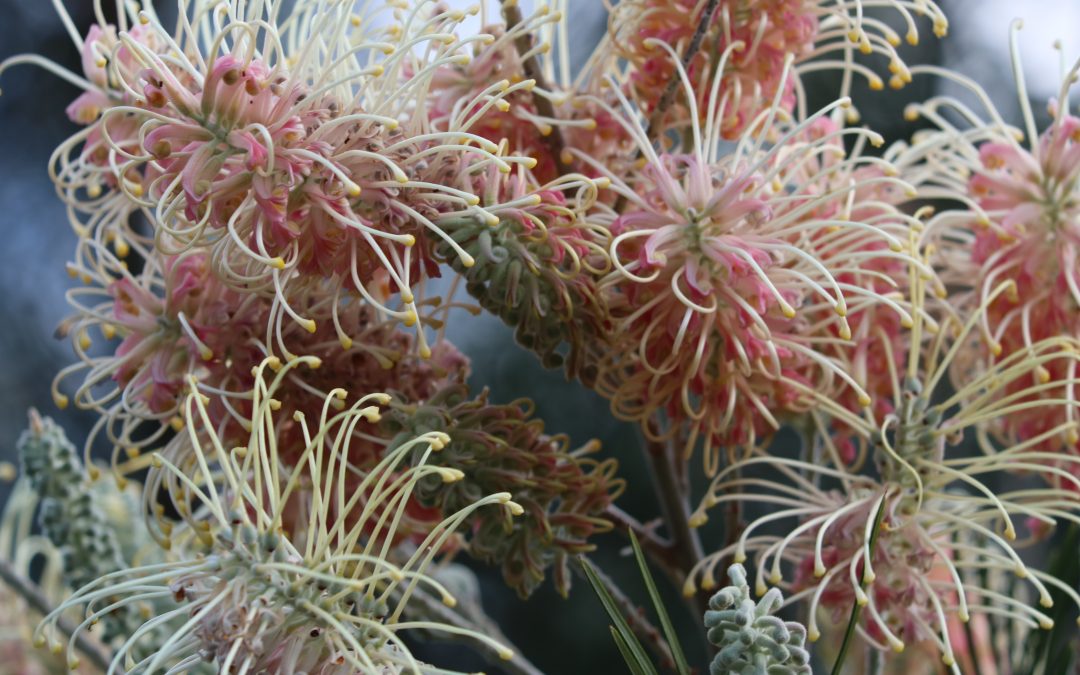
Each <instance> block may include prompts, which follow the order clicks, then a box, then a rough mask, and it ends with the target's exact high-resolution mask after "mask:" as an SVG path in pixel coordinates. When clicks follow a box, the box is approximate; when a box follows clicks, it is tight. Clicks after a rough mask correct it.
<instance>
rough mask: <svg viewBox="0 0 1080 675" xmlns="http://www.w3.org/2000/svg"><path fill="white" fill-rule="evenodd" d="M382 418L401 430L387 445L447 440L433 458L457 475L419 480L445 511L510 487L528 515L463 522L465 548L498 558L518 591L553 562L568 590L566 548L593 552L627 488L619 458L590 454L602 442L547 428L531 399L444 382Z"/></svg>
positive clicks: (427, 499) (426, 497)
mask: <svg viewBox="0 0 1080 675" xmlns="http://www.w3.org/2000/svg"><path fill="white" fill-rule="evenodd" d="M385 426H386V427H387V430H388V431H396V432H397V435H396V436H395V437H394V438H393V439H392V440H391V441H390V443H389V445H388V447H390V448H393V447H396V446H397V445H398V444H400V443H401V442H404V441H408V440H409V439H411V438H412V437H413V436H414V435H415V434H416V432H417V431H419V430H421V429H426V430H431V431H439V432H442V433H445V434H446V435H447V437H448V438H449V439H450V440H449V441H448V442H447V445H446V448H444V449H443V451H442V452H441V453H439V455H438V457H435V458H432V460H431V462H432V463H433V464H437V465H438V466H441V467H446V468H448V469H451V470H457V471H461V472H462V473H463V474H464V476H465V477H464V478H463V479H462V480H460V481H455V482H453V483H445V482H443V481H440V480H438V479H437V477H432V478H428V479H425V480H424V481H423V482H421V483H420V484H418V485H417V488H416V494H417V496H418V499H419V500H420V502H421V503H423V504H426V505H428V506H430V507H433V508H437V509H438V510H439V511H441V512H443V513H451V512H454V511H456V510H458V509H461V508H463V507H464V506H466V505H468V504H469V503H471V502H473V501H475V500H476V499H477V498H478V497H479V496H481V495H484V494H488V493H490V492H493V491H500V492H501V491H506V492H510V493H512V494H513V495H514V500H515V501H516V502H517V503H519V504H521V506H522V508H523V509H524V513H522V514H521V515H520V516H519V517H517V518H513V519H511V518H509V517H507V516H506V514H505V512H504V513H501V514H499V513H494V512H491V511H490V510H487V511H477V512H475V513H474V514H473V515H472V516H471V517H470V519H469V521H467V523H466V526H467V527H468V529H469V534H468V535H467V537H466V539H467V542H466V550H467V551H468V552H469V554H470V555H472V556H473V557H475V558H477V559H479V560H483V561H485V562H488V563H494V564H498V565H501V566H502V572H503V579H504V580H505V581H506V583H507V584H508V585H509V586H510V587H512V588H514V589H516V590H517V591H518V593H519V594H520V595H522V596H527V595H529V594H530V593H532V591H534V590H535V589H536V588H537V587H538V586H539V585H540V583H541V582H543V580H544V578H545V576H546V574H547V572H548V570H549V569H550V570H551V571H552V574H553V577H554V583H555V588H556V589H557V590H558V591H559V592H560V593H562V594H563V595H566V594H567V593H568V592H569V590H570V574H569V565H568V563H569V559H570V556H573V555H579V554H582V553H586V552H588V551H591V550H593V548H594V544H593V543H592V542H591V541H590V540H591V538H592V537H594V536H595V535H597V534H601V533H603V532H606V531H608V530H609V529H610V528H611V523H610V522H609V521H608V520H606V519H605V518H604V517H603V516H604V513H605V510H606V509H607V507H608V506H610V505H611V504H612V503H613V502H614V500H615V499H616V498H617V497H618V496H619V494H620V493H621V492H622V490H623V488H624V487H625V483H624V482H623V481H622V480H621V479H619V478H616V476H615V470H616V469H617V464H616V462H615V460H613V459H607V460H595V459H592V458H591V457H590V456H589V455H591V454H593V453H594V452H596V451H597V450H599V443H597V442H595V441H591V442H589V443H586V444H585V445H583V446H582V447H580V448H577V449H571V448H570V441H569V439H568V438H566V437H565V436H562V435H556V436H549V435H547V434H545V433H543V431H544V425H543V422H542V421H541V420H539V419H537V418H535V417H534V416H533V405H532V402H531V401H528V400H519V401H514V402H513V403H509V404H506V405H496V404H493V403H490V402H489V401H488V400H487V392H486V391H485V392H482V393H481V394H480V395H479V396H477V397H475V398H471V397H470V396H469V392H468V389H467V388H466V387H464V386H463V385H461V386H456V387H447V388H445V389H443V390H442V391H440V392H439V393H438V394H437V395H436V396H434V397H433V398H431V399H430V400H428V401H426V402H424V403H423V404H422V405H394V406H392V409H391V412H390V414H388V415H387V416H386V422H385Z"/></svg>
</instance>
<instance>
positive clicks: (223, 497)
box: [38, 363, 521, 675]
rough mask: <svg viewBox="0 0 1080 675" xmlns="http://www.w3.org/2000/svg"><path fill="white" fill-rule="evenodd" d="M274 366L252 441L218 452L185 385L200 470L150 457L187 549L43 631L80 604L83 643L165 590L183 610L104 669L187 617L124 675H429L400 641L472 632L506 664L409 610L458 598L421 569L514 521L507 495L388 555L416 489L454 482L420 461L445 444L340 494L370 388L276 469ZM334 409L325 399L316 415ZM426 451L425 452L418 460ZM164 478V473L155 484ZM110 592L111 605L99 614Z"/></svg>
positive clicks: (88, 599) (138, 571) (376, 398)
mask: <svg viewBox="0 0 1080 675" xmlns="http://www.w3.org/2000/svg"><path fill="white" fill-rule="evenodd" d="M268 365H269V364H268V363H264V364H262V365H261V366H260V367H259V377H258V379H257V383H256V386H255V389H254V390H253V392H252V400H253V406H254V408H253V410H254V412H253V415H252V418H251V424H250V426H251V433H250V437H249V438H248V441H247V444H246V445H245V446H240V447H237V448H233V449H229V450H227V449H225V447H224V446H223V445H222V443H221V441H220V439H219V438H218V437H217V435H216V433H215V431H214V429H213V428H212V427H211V426H208V425H207V424H206V422H207V420H208V411H207V406H206V402H205V401H204V398H205V397H204V395H203V394H201V393H199V391H198V389H197V388H196V387H195V386H194V384H193V383H192V385H191V388H190V389H189V394H188V398H187V399H186V403H185V418H186V423H187V424H186V426H187V428H188V429H192V430H195V429H198V430H199V433H194V432H192V439H193V440H194V439H197V438H199V437H200V436H202V437H204V438H206V439H207V442H206V443H205V445H204V444H202V443H196V445H195V452H196V453H197V455H198V458H199V461H198V465H199V473H198V474H197V475H195V476H191V475H188V474H186V473H184V472H181V471H180V470H179V469H177V468H176V467H175V466H174V465H172V464H171V463H170V462H169V461H168V460H166V459H164V458H161V457H160V456H157V460H156V463H155V468H154V469H153V472H152V475H151V477H150V480H149V485H151V486H154V485H159V484H162V483H166V484H168V485H170V487H171V488H172V489H171V491H170V495H171V499H172V501H173V504H174V506H175V507H176V508H177V509H178V510H179V512H180V513H181V514H182V515H183V517H184V523H182V524H181V526H180V527H179V528H176V529H175V530H173V532H172V539H173V540H176V541H177V542H178V543H181V544H183V546H182V548H181V551H182V553H181V554H180V555H179V556H178V557H177V558H176V559H175V560H173V561H170V562H166V563H162V564H158V565H151V566H148V567H142V568H134V569H131V570H124V571H123V572H121V573H114V574H107V575H104V576H102V577H101V578H100V579H98V580H96V581H94V582H91V583H90V584H88V585H86V586H84V587H83V588H82V589H80V590H79V591H77V592H76V593H75V595H74V596H72V597H71V598H70V599H69V600H67V601H65V602H64V603H62V604H61V605H60V606H59V607H58V608H57V609H56V610H55V611H54V612H53V613H51V614H50V615H49V617H47V619H46V620H45V621H44V622H43V624H42V626H40V627H39V629H38V630H39V634H40V635H42V636H43V637H45V638H47V639H49V640H55V639H56V636H55V621H56V619H57V617H58V616H59V615H60V614H62V613H63V612H64V611H66V610H67V609H68V608H70V607H74V606H82V605H85V606H86V610H85V615H86V619H85V621H84V622H83V623H82V624H80V625H79V626H78V628H77V629H76V634H79V633H81V632H82V631H85V630H86V629H87V628H88V626H90V625H92V624H93V623H94V622H95V621H96V620H98V619H99V618H100V617H102V616H103V615H105V614H107V613H109V612H111V611H114V610H115V609H116V608H117V607H125V606H129V605H132V604H135V605H138V604H139V603H143V602H147V601H151V600H154V599H159V598H168V597H171V598H172V599H173V600H174V601H175V602H176V603H177V607H176V608H175V609H171V610H168V611H165V612H163V613H161V614H158V615H156V616H152V617H151V618H150V619H148V620H147V621H146V623H144V624H143V625H142V627H140V628H139V629H138V630H136V631H134V632H133V633H131V634H130V635H129V636H127V641H126V642H125V643H124V644H123V645H122V646H121V647H120V648H119V649H118V650H117V651H116V653H115V656H114V658H113V663H112V667H113V668H116V667H118V666H119V665H120V664H123V663H125V660H126V659H127V657H128V655H129V653H130V651H131V650H132V649H134V648H136V646H137V645H138V644H139V642H140V640H141V639H142V638H143V637H144V636H145V635H146V633H147V632H149V631H150V630H153V629H154V627H155V626H158V625H162V624H164V623H166V622H168V621H171V620H173V619H174V618H176V617H181V616H183V617H185V618H184V620H183V623H182V625H181V627H180V628H179V629H177V630H176V631H175V632H173V633H172V634H171V635H170V636H169V638H168V639H166V640H165V641H164V642H163V643H162V644H160V645H158V646H157V650H156V651H155V652H154V653H152V654H151V655H150V656H148V657H146V658H144V659H142V660H140V661H138V662H131V661H127V665H125V667H124V668H125V672H148V673H149V672H158V671H159V669H161V668H166V669H171V671H172V672H188V671H189V670H192V669H193V668H195V667H196V666H197V665H198V664H199V663H200V662H202V661H210V662H212V663H214V664H215V666H216V667H217V668H218V669H219V670H220V671H221V672H234V669H235V672H266V673H280V674H282V675H283V674H285V673H294V672H309V673H324V674H327V675H331V674H334V673H341V674H343V675H344V674H353V673H365V674H371V675H384V674H385V673H399V672H416V673H420V672H426V671H427V670H429V669H428V668H425V667H424V666H422V665H421V664H419V663H418V662H417V661H416V660H415V659H414V658H413V657H412V656H411V654H410V653H409V650H408V648H407V647H406V646H405V644H404V643H403V642H402V641H401V638H400V637H399V635H400V634H401V633H402V632H405V631H409V630H428V631H436V632H437V631H444V632H449V633H454V634H463V633H464V634H468V637H471V638H472V639H474V640H477V641H479V642H481V643H485V644H488V645H490V646H491V647H492V648H494V649H495V650H497V651H498V653H499V654H500V655H501V656H502V657H503V658H510V657H511V656H512V654H511V653H510V651H509V650H507V649H506V648H505V647H502V646H501V645H498V644H497V643H494V641H493V640H491V639H490V638H487V637H486V636H484V635H481V634H479V633H475V634H474V633H472V632H470V631H468V630H465V629H462V628H460V627H457V626H450V625H441V624H439V623H436V622H432V621H411V620H409V619H408V617H406V616H403V613H407V612H408V608H409V601H410V599H414V598H416V597H417V596H419V595H431V594H434V597H435V598H440V599H441V600H442V601H443V602H444V603H446V604H449V605H452V604H453V602H454V600H453V597H452V596H450V595H449V593H447V592H446V590H445V589H444V588H443V587H442V586H441V585H440V584H439V583H438V582H436V581H435V580H434V579H433V578H432V577H431V576H429V574H428V572H429V570H430V569H431V566H432V565H433V564H434V562H433V560H434V558H435V556H436V555H437V553H438V552H439V551H440V550H441V549H442V548H443V546H444V544H445V542H446V541H447V540H449V539H451V538H452V537H454V536H455V534H454V531H455V529H456V528H457V527H458V525H459V524H460V523H461V522H462V521H464V520H465V519H467V518H468V516H469V515H470V514H471V513H472V512H473V511H475V510H476V509H480V508H485V507H488V506H500V505H501V508H504V509H507V510H509V511H511V512H514V513H520V512H521V507H520V506H518V505H517V504H516V503H514V502H512V501H510V495H509V494H507V493H498V494H492V495H486V496H481V497H479V498H477V499H476V500H475V501H473V502H471V503H469V504H468V505H466V506H465V507H464V508H462V510H460V511H458V512H456V513H454V514H451V515H450V517H448V518H447V519H445V520H443V521H442V522H440V523H438V524H436V525H435V526H434V527H433V528H432V529H431V530H430V532H429V534H428V535H427V536H426V538H425V539H424V540H423V541H422V542H420V544H419V545H418V546H417V547H416V548H415V550H413V551H412V552H410V551H407V550H399V549H398V548H397V547H394V546H392V544H393V543H394V540H395V537H394V534H395V531H396V529H397V527H398V525H399V522H400V520H401V519H402V517H403V514H404V510H405V508H406V506H407V505H408V503H409V495H410V493H411V492H412V491H413V490H414V489H415V487H416V485H417V483H418V482H419V481H422V480H423V479H424V478H425V477H427V476H429V475H438V476H439V477H440V478H441V479H442V480H447V481H454V480H460V479H461V477H462V475H461V473H460V472H458V471H453V470H450V469H444V468H440V467H435V466H430V465H428V464H427V462H426V460H427V457H428V456H429V455H430V454H431V453H433V452H437V451H438V450H440V449H442V448H443V447H444V446H445V445H446V442H447V440H448V439H447V437H446V436H445V435H444V434H441V433H435V432H433V433H427V434H423V435H421V436H418V437H417V438H415V439H413V440H411V441H410V442H407V443H403V444H401V445H400V446H398V448H396V449H395V450H394V451H392V452H390V453H388V454H387V456H386V457H385V458H384V459H383V460H382V461H381V462H380V463H379V464H378V465H376V466H375V467H374V468H372V469H371V470H369V471H364V472H363V474H362V482H361V484H360V486H359V489H358V490H356V491H355V492H353V493H351V494H350V495H349V497H348V499H346V495H345V493H344V492H340V493H339V491H338V489H337V487H336V486H337V484H338V481H339V480H340V478H338V474H337V469H336V467H337V466H344V463H345V462H347V457H348V452H349V441H350V436H351V432H352V429H354V428H355V427H356V425H358V424H360V423H363V422H365V421H367V422H372V421H375V420H377V419H378V404H380V403H381V404H385V403H386V402H387V401H388V400H389V397H387V396H386V395H383V394H371V395H368V396H365V397H362V398H361V399H360V400H358V401H357V402H356V403H355V404H354V405H352V406H350V407H349V408H348V409H346V410H344V411H342V412H340V413H337V414H335V415H333V416H330V415H329V414H326V413H324V415H323V416H322V418H321V419H320V420H319V423H318V426H316V427H313V428H312V429H311V435H310V437H309V443H308V446H307V448H306V450H305V452H304V453H303V455H302V456H301V457H300V458H299V460H298V462H297V463H296V464H295V465H285V464H282V463H281V462H280V459H279V456H278V454H277V450H276V444H275V439H274V436H273V429H274V421H273V419H272V418H273V409H274V408H275V405H274V399H273V396H274V394H275V392H276V385H277V382H279V381H280V378H277V379H276V380H275V381H271V382H267V380H266V379H265V378H264V377H263V376H264V374H265V373H266V372H268V370H269V369H268ZM329 408H330V402H329V401H327V402H326V405H325V408H324V410H328V409H329ZM419 447H423V448H424V449H425V450H424V451H422V452H421V453H420V456H418V457H413V450H414V449H416V448H419ZM409 459H413V460H414V461H413V462H412V463H411V464H410V463H409ZM324 462H327V463H326V464H324ZM323 470H325V473H321V472H322V471H323ZM163 473H164V474H168V475H169V477H170V478H169V480H166V481H163V480H162V478H161V474H163ZM155 474H156V475H155ZM304 476H307V477H308V478H309V479H315V480H314V483H311V482H308V480H305V479H303V477H304ZM290 510H299V512H300V513H302V514H305V517H304V518H302V519H300V520H299V524H297V525H296V526H294V527H290V524H289V521H288V518H287V513H288V512H289V511H290ZM200 550H201V552H196V551H200ZM106 598H110V599H111V600H109V602H111V603H112V604H111V605H107V606H104V607H102V606H101V605H102V604H105V603H104V602H103V601H104V600H105V599H106ZM116 598H119V599H118V600H117V599H116ZM69 653H70V649H69Z"/></svg>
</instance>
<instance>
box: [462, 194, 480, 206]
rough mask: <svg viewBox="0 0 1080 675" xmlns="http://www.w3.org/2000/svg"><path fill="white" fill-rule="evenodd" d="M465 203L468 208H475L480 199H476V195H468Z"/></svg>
mask: <svg viewBox="0 0 1080 675" xmlns="http://www.w3.org/2000/svg"><path fill="white" fill-rule="evenodd" d="M465 203H466V204H468V205H469V206H476V205H477V204H479V203H480V198H479V197H477V196H476V195H469V196H468V197H466V198H465Z"/></svg>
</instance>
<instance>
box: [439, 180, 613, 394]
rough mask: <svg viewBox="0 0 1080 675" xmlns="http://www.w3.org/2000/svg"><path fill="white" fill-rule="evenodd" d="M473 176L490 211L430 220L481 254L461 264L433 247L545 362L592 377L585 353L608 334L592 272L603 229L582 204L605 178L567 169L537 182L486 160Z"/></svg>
mask: <svg viewBox="0 0 1080 675" xmlns="http://www.w3.org/2000/svg"><path fill="white" fill-rule="evenodd" d="M474 184H475V190H476V194H478V195H481V196H482V203H483V205H484V206H485V208H486V210H487V211H488V212H489V213H491V214H492V218H491V220H490V221H489V222H478V221H477V220H476V219H475V218H473V217H471V216H469V215H465V216H463V217H455V216H450V215H447V216H444V217H442V218H440V219H439V220H438V223H439V226H440V227H442V228H444V229H445V230H446V231H447V232H449V233H450V236H451V237H452V238H453V239H454V241H455V242H457V244H458V246H460V247H461V248H462V249H463V250H465V251H466V252H467V253H468V254H469V255H470V256H471V257H472V258H474V259H475V260H478V261H480V262H481V264H479V265H476V266H475V267H472V268H464V267H463V266H462V265H461V264H460V263H459V262H457V258H456V256H455V255H454V254H453V251H452V249H450V248H449V247H448V246H445V245H443V246H440V247H439V248H437V249H436V252H437V253H439V254H441V255H443V256H446V259H447V260H448V261H449V262H450V264H451V265H452V266H453V267H454V269H455V270H456V271H458V272H460V273H461V274H462V276H464V278H465V288H466V290H467V291H468V292H469V294H470V295H471V296H472V297H473V298H475V299H476V300H477V301H478V302H479V303H480V306H481V307H483V308H484V309H486V310H488V311H490V312H491V313H493V314H495V315H497V316H498V317H500V318H501V319H503V321H505V322H506V323H507V324H509V325H511V326H513V327H514V329H515V337H516V338H517V340H518V342H519V343H520V344H522V345H523V346H525V347H527V348H529V349H531V350H533V351H535V352H536V353H537V354H539V355H540V357H541V358H542V359H543V362H544V365H546V366H548V367H557V366H559V365H562V364H565V366H566V370H567V373H568V374H570V375H571V376H573V377H582V378H583V379H584V380H585V381H591V379H592V375H591V374H590V373H588V372H584V369H585V368H586V367H587V365H586V358H585V357H586V353H587V352H588V351H590V350H596V349H601V345H602V344H603V343H604V341H605V339H606V334H607V328H606V326H607V310H606V308H605V307H604V301H603V298H602V294H601V293H600V291H599V289H598V286H597V282H598V280H599V278H600V277H601V276H602V275H603V274H604V273H605V272H607V271H608V269H609V265H608V259H607V250H606V249H607V245H608V240H609V235H608V232H607V230H606V229H605V228H603V227H600V226H598V225H596V224H592V223H590V221H589V218H588V213H589V210H590V209H591V208H592V206H593V205H594V204H595V203H596V197H597V192H598V190H599V189H600V188H601V187H603V186H605V185H607V184H608V180H607V179H601V180H592V179H590V178H586V177H585V176H583V175H581V174H576V173H568V174H565V175H563V176H561V177H559V178H557V179H555V180H553V181H552V182H550V183H547V184H544V185H538V184H537V183H536V182H535V178H534V176H533V174H532V173H531V172H529V171H528V170H526V169H525V168H524V167H519V169H518V170H517V171H516V172H515V173H514V174H513V175H511V176H509V177H508V178H506V179H505V180H504V179H502V178H501V177H500V176H498V175H497V174H496V172H495V171H494V170H493V169H489V170H488V171H487V172H486V173H485V174H480V175H478V176H477V177H476V179H475V183H474Z"/></svg>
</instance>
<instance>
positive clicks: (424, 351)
mask: <svg viewBox="0 0 1080 675" xmlns="http://www.w3.org/2000/svg"><path fill="white" fill-rule="evenodd" d="M420 358H422V359H430V358H431V347H428V346H427V345H424V346H423V347H421V348H420Z"/></svg>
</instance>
